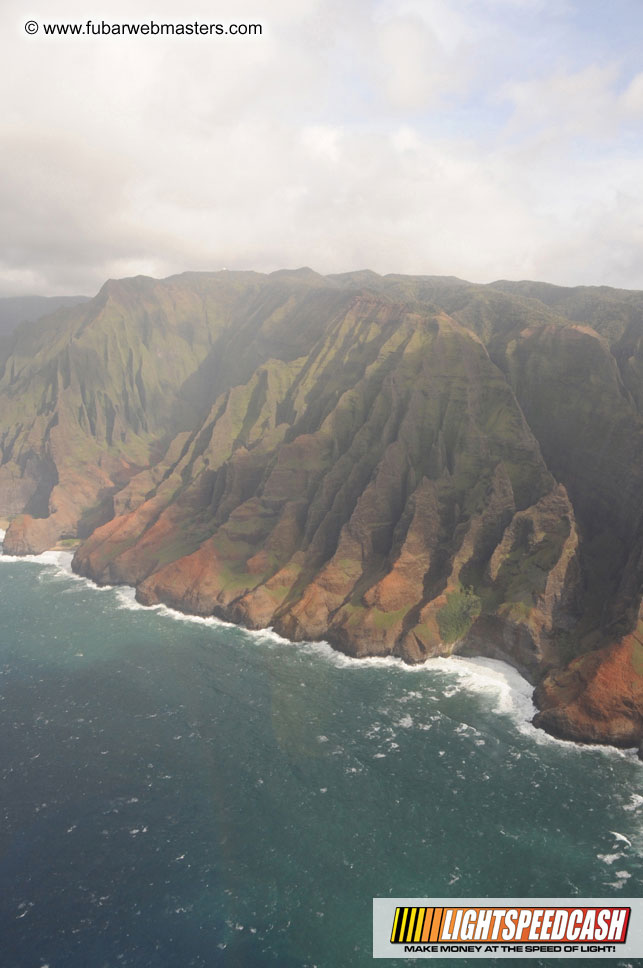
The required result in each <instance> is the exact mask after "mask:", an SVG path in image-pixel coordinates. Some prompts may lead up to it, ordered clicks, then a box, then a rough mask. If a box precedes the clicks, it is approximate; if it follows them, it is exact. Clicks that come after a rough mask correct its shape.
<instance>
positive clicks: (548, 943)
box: [373, 898, 643, 959]
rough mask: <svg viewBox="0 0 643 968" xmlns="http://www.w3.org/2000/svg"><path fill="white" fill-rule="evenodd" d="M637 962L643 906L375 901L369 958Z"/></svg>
mask: <svg viewBox="0 0 643 968" xmlns="http://www.w3.org/2000/svg"><path fill="white" fill-rule="evenodd" d="M544 954H545V955H550V956H551V955H555V956H556V957H557V958H561V957H572V958H573V957H575V958H578V957H583V958H594V957H598V958H600V957H602V958H609V957H618V958H623V957H637V958H638V957H641V956H643V899H631V900H627V901H626V902H625V903H622V902H621V903H618V904H617V903H615V902H614V901H613V900H609V899H587V900H580V899H578V898H563V899H560V898H545V899H543V898H538V899H527V900H526V899H524V898H523V899H520V900H515V899H511V900H508V899H507V898H502V899H488V898H485V899H480V898H477V899H466V900H461V899H458V900H448V901H445V900H441V901H436V900H430V901H427V900H426V899H408V898H405V899H401V898H400V899H395V898H386V899H385V898H375V899H374V901H373V956H374V957H376V958H383V957H384V958H395V957H398V958H399V957H400V956H404V957H416V958H417V957H425V958H427V957H429V958H430V957H435V956H436V955H437V956H440V957H445V956H447V957H460V958H471V957H486V958H490V957H492V958H503V957H512V958H514V959H516V958H517V957H527V958H535V957H541V956H542V955H544Z"/></svg>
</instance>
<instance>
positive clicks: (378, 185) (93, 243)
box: [0, 0, 643, 295]
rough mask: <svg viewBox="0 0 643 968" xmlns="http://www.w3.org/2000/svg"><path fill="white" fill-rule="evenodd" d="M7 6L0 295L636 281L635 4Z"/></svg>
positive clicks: (591, 0)
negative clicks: (89, 24)
mask: <svg viewBox="0 0 643 968" xmlns="http://www.w3.org/2000/svg"><path fill="white" fill-rule="evenodd" d="M27 13H28V15H29V17H30V18H33V19H34V20H35V21H37V22H38V23H39V24H44V23H50V24H51V23H59V24H64V23H77V22H78V23H83V24H84V23H85V22H86V21H87V19H88V17H90V16H91V17H92V18H93V19H94V21H95V22H100V21H101V20H105V21H106V22H107V23H110V24H111V23H145V22H148V23H149V22H150V21H151V20H154V21H155V22H156V23H166V22H169V23H179V22H193V21H195V20H198V21H200V22H202V23H210V22H213V21H215V20H216V21H217V22H219V23H224V24H226V23H254V24H261V25H262V34H261V36H255V37H236V38H235V37H231V36H227V37H205V36H204V37H174V38H172V37H169V38H160V37H149V36H148V37H114V36H108V37H101V36H99V37H92V36H82V37H73V38H70V37H67V38H54V37H46V36H44V35H43V30H42V29H40V30H39V32H38V33H37V34H36V35H34V36H29V35H28V34H27V33H26V32H25V27H24V24H25V20H26V12H25V8H24V5H23V4H21V3H19V2H18V0H6V2H5V4H4V5H3V11H2V21H1V22H2V28H3V29H2V33H1V39H0V53H1V55H2V58H3V63H4V65H5V69H4V72H3V76H4V80H5V104H6V109H5V112H4V118H3V122H2V136H1V142H0V143H1V144H2V148H3V150H2V153H1V157H2V161H1V162H0V164H1V165H2V189H1V190H0V192H1V194H0V198H1V201H0V208H1V210H2V212H3V219H4V226H5V231H4V233H3V237H2V242H1V243H0V294H2V295H20V294H27V293H43V294H45V293H46V294H50V295H56V294H62V293H65V294H68V293H85V294H87V295H92V294H93V293H94V292H96V291H97V290H98V289H99V288H100V286H101V285H102V284H103V282H104V281H105V280H106V279H107V278H110V277H112V278H114V277H122V276H131V275H137V274H147V275H151V276H155V277H164V276H167V275H170V274H173V273H176V272H182V271H184V270H188V269H189V270H216V269H219V268H221V267H224V266H225V267H227V268H228V269H255V270H258V271H266V272H270V271H273V270H275V269H280V268H284V267H296V266H302V265H310V266H312V267H313V268H314V269H315V270H316V271H318V272H320V273H324V274H325V273H332V272H343V271H350V270H353V269H357V268H363V267H367V268H370V269H372V270H374V271H376V272H380V273H396V272H399V273H408V274H429V275H456V276H459V277H461V278H464V279H467V280H470V281H473V282H482V283H488V282H492V281H494V280H496V279H500V278H509V279H538V280H543V281H547V282H551V283H556V284H560V285H581V284H583V285H612V286H617V287H624V288H634V289H643V257H642V256H641V252H642V251H643V250H642V247H641V242H642V241H643V228H642V226H643V217H642V216H643V189H642V187H641V179H640V171H641V165H642V163H643V70H642V69H641V67H642V65H641V62H640V53H639V50H638V44H637V40H638V37H639V36H640V28H641V26H643V8H641V6H640V5H639V4H637V3H635V2H634V0H615V2H613V3H612V4H611V5H610V7H609V9H607V8H606V7H605V6H604V5H602V4H599V3H598V2H597V0H584V2H581V0H561V2H559V3H556V4H555V5H552V4H548V3H546V2H545V0H476V2H473V0H451V2H446V0H356V2H353V3H351V4H350V6H349V7H348V8H347V6H346V5H341V4H339V3H337V2H335V0H332V2H328V0H325V2H322V0H298V2H297V3H295V2H293V0H273V2H271V3H270V4H267V3H266V2H265V0H264V2H255V3H247V4H244V5H243V6H241V5H239V3H238V2H237V3H234V4H233V3H231V2H230V0H227V2H223V3H222V4H220V5H218V6H217V9H216V11H214V12H213V11H212V9H211V7H210V5H209V4H207V3H205V2H204V0H193V2H192V3H191V4H190V5H189V6H188V7H186V8H185V9H184V10H183V9H181V10H179V9H177V6H176V4H172V3H169V2H168V0H157V2H154V3H152V2H150V0H138V2H137V3H136V4H135V5H134V6H133V7H132V5H128V4H125V3H124V2H121V0H110V2H109V3H107V4H104V5H103V8H102V9H101V10H100V11H99V12H97V11H89V12H88V10H87V7H86V4H84V3H81V2H79V0H60V2H59V3H58V4H57V5H56V7H55V9H54V8H53V7H51V6H50V5H47V6H46V7H45V6H44V5H43V6H42V7H39V6H38V5H36V7H35V8H30V9H29V10H28V11H27Z"/></svg>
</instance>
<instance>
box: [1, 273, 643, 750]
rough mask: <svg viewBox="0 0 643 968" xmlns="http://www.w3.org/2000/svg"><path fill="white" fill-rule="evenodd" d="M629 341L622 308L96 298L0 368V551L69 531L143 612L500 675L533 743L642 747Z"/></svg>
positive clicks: (638, 521)
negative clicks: (536, 715) (511, 677)
mask: <svg viewBox="0 0 643 968" xmlns="http://www.w3.org/2000/svg"><path fill="white" fill-rule="evenodd" d="M642 339H643V294H640V293H629V292H619V291H617V290H606V289H597V290H593V289H577V290H565V289H560V288H558V287H548V286H545V285H544V284H536V283H504V282H503V283H497V284H494V285H492V286H475V285H470V284H468V283H465V282H462V281H460V280H457V279H446V278H434V277H403V276H385V277H381V276H377V275H375V274H374V273H369V272H362V273H349V274H345V275H339V276H328V277H322V276H319V275H317V274H316V273H314V272H312V271H311V270H299V271H296V272H278V273H273V274H272V275H269V276H264V275H261V274H258V273H233V272H221V273H213V274H208V273H199V274H196V273H188V274H185V275H182V276H177V277H173V278H170V279H166V280H163V281H156V280H152V279H148V278H145V277H137V278H135V279H129V280H122V281H119V282H113V281H112V282H109V283H107V284H106V285H105V286H104V287H103V289H102V290H101V292H100V293H99V295H98V296H97V297H96V298H95V299H94V300H91V301H90V302H88V303H85V304H82V305H79V306H77V307H75V308H71V309H69V310H64V311H61V312H59V313H57V314H56V315H55V316H53V317H51V318H50V319H49V320H48V321H46V322H43V323H42V324H39V325H36V326H33V325H32V326H30V327H26V328H25V327H23V329H21V330H18V332H17V334H16V335H15V336H14V344H13V351H12V353H11V354H10V355H9V356H8V357H7V358H6V360H5V362H4V364H2V370H1V371H0V377H1V378H0V406H1V407H2V411H1V413H2V418H1V420H0V457H1V462H0V514H3V515H7V516H9V517H11V518H12V519H13V520H12V522H11V525H10V527H9V529H8V532H7V536H6V545H5V547H6V549H7V550H10V551H12V552H14V553H33V552H38V551H41V550H43V549H44V548H46V547H49V546H51V545H52V544H53V543H54V542H55V541H57V540H60V539H63V540H64V539H67V538H72V537H76V536H77V537H80V538H81V539H83V543H82V545H81V547H80V548H79V550H78V551H77V553H76V556H75V559H74V566H75V568H76V569H77V570H78V571H79V572H81V573H82V574H85V575H88V576H91V577H92V578H94V579H95V580H96V581H99V582H102V583H112V582H127V583H131V584H134V585H136V587H137V595H138V597H139V599H140V600H141V601H143V602H147V603H153V602H158V601H163V602H166V603H168V604H171V605H173V606H174V607H177V608H180V609H183V610H186V611H190V612H196V613H198V614H215V615H220V616H222V617H226V618H229V619H232V620H234V621H237V622H241V623H243V624H245V625H248V626H251V627H264V626H268V625H272V626H273V627H275V628H276V629H277V630H278V631H280V632H281V633H282V634H284V635H287V636H288V637H290V638H292V639H295V640H297V639H310V638H317V639H319V638H326V639H328V640H329V641H330V642H331V643H332V644H333V645H335V646H336V647H337V648H340V649H342V650H344V651H346V652H348V653H350V654H353V655H356V656H364V655H399V656H401V657H403V658H404V659H406V660H407V661H409V662H418V661H422V660H423V659H425V658H426V657H427V656H431V655H438V654H448V653H449V652H451V651H453V650H456V651H460V652H466V653H469V654H485V655H491V656H494V657H498V658H503V659H506V660H508V661H510V662H512V663H513V664H514V665H516V666H517V667H518V668H519V669H521V671H523V673H524V674H525V675H527V676H529V677H530V678H531V679H532V681H534V682H536V683H539V686H538V690H537V697H538V701H539V704H540V705H541V708H542V712H541V713H540V722H541V724H542V725H543V726H545V728H548V729H551V731H553V732H558V733H559V734H565V735H570V736H574V737H575V738H583V739H587V738H594V739H598V740H601V739H603V740H605V741H610V742H618V743H621V744H625V743H626V744H632V743H633V742H640V740H641V736H642V734H643V722H642V717H641V709H640V694H641V693H640V684H641V681H643V680H642V672H641V668H640V665H641V663H640V662H638V658H637V656H638V652H637V653H636V656H634V652H635V651H636V648H638V647H639V645H638V641H639V640H638V638H636V636H637V635H638V633H637V631H636V630H637V627H638V623H639V622H640V619H639V608H640V604H641V586H642V581H643V521H642V515H641V502H640V494H641V492H642V485H643V412H642V410H641V407H642V406H643V345H642ZM615 656H619V657H620V658H619V660H618V663H617V664H618V668H619V670H620V672H619V674H618V675H612V676H611V678H610V676H609V675H607V673H605V675H602V673H601V672H600V670H601V669H602V670H603V672H605V670H609V669H613V668H615V663H616V659H615ZM623 656H625V658H623ZM631 656H634V657H633V658H631V661H630V657H631ZM623 670H625V671H623ZM626 680H627V682H628V683H629V685H627V687H625V686H624V685H623V683H624V682H625V681H626ZM608 681H611V682H612V685H613V688H612V689H611V692H610V687H607V686H605V682H608ZM572 682H573V688H572V686H571V685H570V683H572ZM579 683H580V685H579ZM599 685H600V688H599ZM612 693H614V695H612ZM607 694H610V696H611V699H610V702H611V703H612V706H610V707H609V708H610V709H612V712H611V713H609V714H607V713H606V714H605V716H604V717H603V718H602V719H601V715H600V714H597V715H596V717H595V722H596V724H598V725H596V727H595V729H593V731H592V730H591V729H588V728H586V727H585V726H583V727H582V728H581V727H580V726H579V723H580V722H581V720H583V717H585V720H586V719H587V712H586V710H587V708H589V707H588V705H587V702H589V699H587V697H589V696H590V695H591V696H597V695H599V696H603V697H605V696H606V695H607ZM617 694H618V695H617ZM583 696H585V698H586V699H587V702H585V705H583V702H584V700H583ZM615 697H616V698H615ZM619 697H620V698H619ZM633 697H634V698H633ZM637 697H638V698H637ZM592 701H595V700H592ZM614 703H616V705H614ZM619 703H620V705H619ZM617 707H618V708H617ZM605 708H607V707H606V706H605V703H604V704H603V709H605ZM556 710H558V711H556ZM614 710H616V711H614ZM615 717H618V718H619V725H618V727H616V726H615ZM583 721H584V720H583ZM574 724H575V725H574Z"/></svg>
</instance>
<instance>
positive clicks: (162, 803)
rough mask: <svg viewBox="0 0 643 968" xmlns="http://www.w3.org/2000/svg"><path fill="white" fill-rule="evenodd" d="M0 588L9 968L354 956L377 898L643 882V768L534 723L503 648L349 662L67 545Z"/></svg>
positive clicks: (607, 892)
mask: <svg viewBox="0 0 643 968" xmlns="http://www.w3.org/2000/svg"><path fill="white" fill-rule="evenodd" d="M0 603H1V621H0V672H1V676H0V697H1V701H0V717H1V724H0V726H1V732H0V735H1V736H2V752H1V755H0V771H1V776H2V785H1V787H0V789H1V791H2V823H1V827H0V965H2V968H5V966H6V968H14V966H15V968H32V966H33V968H43V966H49V968H107V966H109V968H112V966H114V968H118V966H122V968H127V966H129V968H143V966H150V968H152V966H153V968H161V966H163V968H166V966H167V968H189V966H208V968H209V966H215V968H218V966H231V968H236V966H244V968H264V966H269V965H275V966H280V968H304V966H313V965H316V966H318V968H349V966H357V968H361V966H366V965H371V964H374V962H373V961H372V958H371V930H372V925H371V910H372V898H373V897H374V896H381V897H385V896H393V897H397V896H402V897H411V896H418V897H428V898H430V897H453V898H457V897H476V896H489V897H503V896H507V897H511V896H514V897H515V896H534V897H538V896H568V895H570V896H579V897H583V896H586V897H587V896H594V897H597V896H598V897H601V896H604V897H614V899H615V900H620V899H622V898H626V897H630V896H632V897H633V896H640V894H641V877H642V874H643V823H642V821H643V789H642V787H643V783H642V779H643V764H641V763H640V762H639V761H638V759H637V758H636V756H635V755H634V752H619V751H617V750H613V749H601V748H587V747H585V748H583V747H577V746H574V745H573V744H568V743H562V742H558V741H556V740H553V739H551V738H549V737H547V736H546V735H544V734H542V733H541V732H539V731H537V730H535V729H534V728H533V727H531V726H530V725H529V718H530V716H531V715H532V714H533V710H532V707H531V702H530V693H531V690H530V687H529V686H528V685H527V683H525V682H524V680H522V679H521V678H520V677H519V676H518V675H517V674H516V673H515V672H513V671H512V670H511V669H509V668H508V667H506V666H504V665H502V664H500V663H496V662H492V661H489V660H479V661H475V662H473V661H468V660H459V659H448V660H444V659H442V660H435V661H433V662H431V663H429V664H427V665H426V666H423V667H420V668H414V669H411V668H408V667H405V666H403V665H401V664H400V663H397V662H395V661H392V660H367V661H366V662H356V661H353V660H349V659H347V658H345V657H343V656H341V655H339V654H337V653H334V652H332V651H331V650H330V649H329V648H328V647H327V646H325V645H292V644H290V643H288V642H285V641H284V640H282V639H279V638H278V637H277V636H275V635H273V634H271V633H269V632H268V633H248V632H245V631H243V630H241V629H238V628H236V627H234V626H229V625H225V624H223V623H220V622H216V621H214V620H195V619H188V618H186V617H184V616H180V615H178V614H177V613H173V612H171V611H170V610H168V609H166V608H164V607H160V608H157V609H143V608H141V607H140V606H138V605H137V604H136V603H135V602H134V599H133V592H132V591H131V589H96V588H95V587H94V586H92V585H91V583H89V582H87V581H85V580H83V579H78V578H76V577H74V576H72V575H71V574H70V573H69V556H68V555H64V554H58V553H51V552H50V553H47V554H46V555H43V556H40V558H38V559H35V560H34V559H31V560H28V561H24V560H15V559H9V558H6V557H5V558H4V559H1V563H0ZM377 963H378V964H391V965H399V964H403V963H404V962H401V961H396V962H393V961H391V962H377ZM433 963H434V964H436V963H439V962H436V961H434V962H433ZM442 963H443V964H444V963H445V962H442ZM487 963H489V962H477V963H476V962H471V964H477V965H480V964H487ZM527 963H528V964H531V965H534V966H535V965H537V964H538V962H535V961H531V962H527ZM559 963H560V962H559ZM580 963H581V962H580V961H578V960H577V961H575V962H573V964H575V965H579V964H580ZM588 963H590V964H593V965H597V964H601V963H605V964H611V965H617V964H619V962H617V961H605V962H596V961H593V962H588ZM448 964H450V965H454V966H457V965H464V964H466V962H462V961H452V962H448ZM504 964H508V962H504ZM541 964H548V962H541ZM621 964H623V962H621Z"/></svg>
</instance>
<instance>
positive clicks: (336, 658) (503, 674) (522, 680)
mask: <svg viewBox="0 0 643 968" xmlns="http://www.w3.org/2000/svg"><path fill="white" fill-rule="evenodd" d="M4 534H5V528H4V527H3V526H2V523H1V519H0V545H2V542H3V539H4ZM59 545H60V543H57V545H56V546H54V547H52V548H50V549H48V550H47V551H44V552H42V553H41V554H39V555H23V556H17V555H4V554H3V553H2V552H1V551H0V561H1V560H2V559H3V558H4V560H5V561H11V562H14V563H15V562H20V561H24V562H29V561H31V562H34V563H36V564H41V565H50V566H52V565H53V566H57V567H58V568H60V569H61V571H62V572H63V573H64V574H65V575H67V577H69V578H71V579H73V580H75V581H79V582H83V583H85V584H86V585H87V586H88V587H91V588H93V589H95V590H96V591H116V592H117V594H118V595H119V598H120V602H121V606H122V607H123V608H128V609H131V610H136V611H138V610H141V611H155V612H158V613H159V614H161V615H164V616H167V617H168V618H171V619H173V620H174V621H184V622H190V623H195V624H199V625H205V626H210V627H219V628H235V629H239V630H241V631H242V632H244V633H245V634H246V635H248V636H249V637H250V638H254V639H258V640H261V641H263V642H266V641H271V642H272V643H274V644H275V645H288V646H292V647H295V648H303V649H305V650H306V651H308V652H310V653H314V654H317V655H323V656H325V658H327V659H328V660H329V661H332V662H333V663H334V664H336V665H340V666H342V667H344V668H352V669H359V668H360V667H362V668H368V667H369V666H370V667H372V666H385V667H389V668H396V669H398V670H400V671H404V672H407V673H409V674H417V673H421V672H422V671H426V670H430V669H431V668H432V667H436V666H437V667H438V668H442V670H443V671H445V672H447V671H448V672H450V673H452V674H454V675H456V676H457V677H458V679H459V680H460V683H461V684H462V685H464V684H465V683H466V684H468V685H470V686H474V679H476V678H477V679H478V683H477V689H476V691H483V692H485V691H489V688H490V687H491V688H494V689H495V691H496V692H497V696H498V703H497V705H496V706H495V711H496V712H497V713H499V714H501V713H506V714H509V715H512V718H514V721H515V722H516V723H517V725H518V728H519V730H520V731H528V732H529V734H530V735H531V736H532V738H533V739H534V740H535V741H536V742H538V743H547V742H552V743H560V744H563V745H564V746H565V747H567V748H570V747H571V748H574V749H576V750H579V751H582V750H585V749H587V750H601V751H604V752H608V753H612V754H613V753H614V752H616V753H618V755H619V756H628V757H632V758H638V760H640V759H641V757H640V755H638V750H637V747H636V746H616V745H615V744H613V743H592V742H579V741H577V740H574V739H568V738H565V737H563V736H558V735H556V734H555V733H550V732H549V731H548V730H546V729H543V728H542V727H540V726H537V725H535V724H534V722H533V717H534V716H535V715H536V714H537V713H538V707H537V706H536V705H535V703H534V692H535V690H534V686H533V684H532V683H530V682H529V680H528V679H527V678H526V677H525V676H524V675H523V673H522V672H521V670H520V669H518V668H517V667H516V666H514V665H513V664H512V663H510V662H508V661H506V660H504V659H495V658H491V657H488V656H483V655H480V656H471V655H458V654H453V653H452V654H450V655H448V656H446V655H445V656H434V657H431V658H428V659H426V660H425V661H424V662H420V663H409V662H405V661H404V659H402V658H400V657H397V656H363V657H356V656H351V655H349V654H348V653H346V652H344V651H342V650H341V649H338V648H337V647H336V646H333V645H332V643H330V642H329V641H327V640H326V639H319V640H305V641H294V640H291V639H288V638H285V637H284V636H282V635H279V634H278V633H277V632H275V631H274V630H273V629H272V628H265V629H250V628H247V627H245V626H243V625H241V624H239V623H238V622H231V621H228V620H226V619H224V618H219V617H218V616H215V615H208V616H201V615H194V614H191V613H189V612H184V611H181V610H179V609H177V608H174V607H172V606H170V605H166V604H165V603H162V602H160V603H158V604H153V605H146V604H144V603H142V602H140V601H138V599H137V598H136V587H135V586H134V585H127V584H119V585H108V584H105V585H101V584H98V582H96V581H94V580H93V579H92V578H88V577H87V576H85V575H79V574H78V573H77V572H75V571H74V570H73V568H72V559H73V551H71V550H69V547H59ZM54 556H55V557H54ZM65 559H66V560H65ZM484 680H486V681H484Z"/></svg>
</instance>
